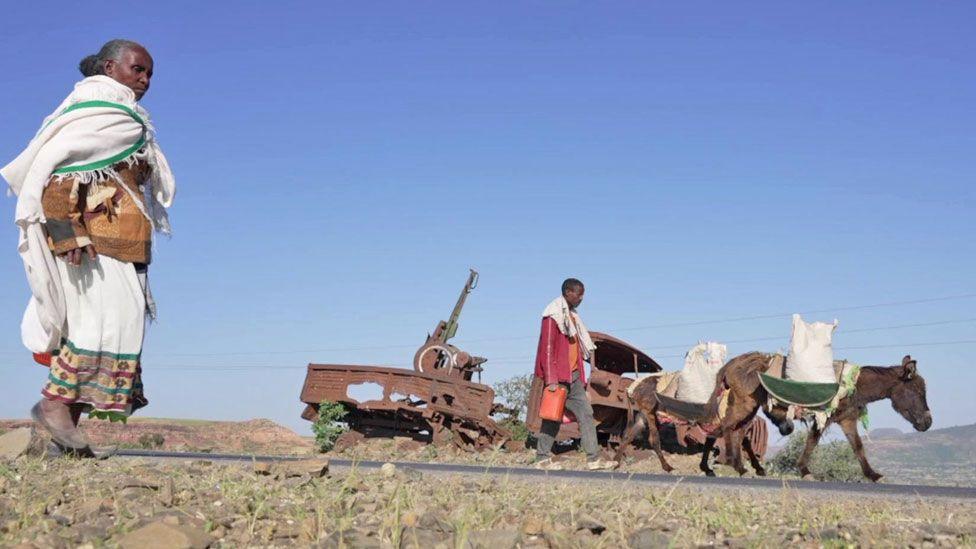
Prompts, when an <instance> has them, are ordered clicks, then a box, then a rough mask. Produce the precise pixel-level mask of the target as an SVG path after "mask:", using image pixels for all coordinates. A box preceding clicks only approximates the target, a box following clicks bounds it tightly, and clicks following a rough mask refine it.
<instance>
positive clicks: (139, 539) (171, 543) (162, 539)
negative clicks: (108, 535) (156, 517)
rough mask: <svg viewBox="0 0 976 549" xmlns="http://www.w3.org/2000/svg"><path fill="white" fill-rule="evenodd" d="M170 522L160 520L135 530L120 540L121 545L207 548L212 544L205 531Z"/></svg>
mask: <svg viewBox="0 0 976 549" xmlns="http://www.w3.org/2000/svg"><path fill="white" fill-rule="evenodd" d="M170 522H172V521H170ZM170 522H164V521H162V520H160V521H156V522H153V523H150V524H147V525H146V526H143V527H142V528H139V529H137V530H133V531H132V532H129V533H128V534H126V535H125V536H124V537H123V538H122V539H120V540H119V547H120V548H121V549H205V548H207V547H209V546H210V543H211V540H210V536H208V535H207V534H206V533H204V532H203V531H201V530H197V529H196V528H192V527H189V526H179V525H175V524H171V523H170Z"/></svg>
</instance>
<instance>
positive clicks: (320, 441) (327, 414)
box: [312, 400, 348, 452]
mask: <svg viewBox="0 0 976 549" xmlns="http://www.w3.org/2000/svg"><path fill="white" fill-rule="evenodd" d="M347 413H348V412H347V411H346V406H345V405H344V404H342V403H341V402H332V401H331V400H323V401H322V402H320V403H319V417H318V419H317V420H316V421H315V423H313V424H312V432H313V433H315V443H316V444H317V445H318V447H319V450H321V451H323V452H328V451H329V450H331V449H332V448H333V447H335V443H336V439H338V438H339V435H341V434H342V433H345V432H346V430H347V429H348V427H347V426H346V425H345V424H344V423H342V422H343V420H345V418H346V414H347Z"/></svg>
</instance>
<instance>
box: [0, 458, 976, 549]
mask: <svg viewBox="0 0 976 549" xmlns="http://www.w3.org/2000/svg"><path fill="white" fill-rule="evenodd" d="M167 517H168V518H167ZM163 519H165V520H167V521H169V523H171V524H177V523H178V524H180V525H181V527H186V528H193V529H197V530H199V531H202V532H206V533H207V534H208V535H209V536H210V537H211V539H212V540H213V541H214V544H215V546H218V547H221V546H223V547H241V546H292V545H311V544H314V543H324V545H323V546H337V545H339V544H340V541H341V544H345V545H348V546H354V547H355V546H377V547H400V546H408V547H409V546H414V545H417V546H423V547H435V546H438V545H440V546H444V547H486V546H490V547H492V549H500V548H501V547H504V546H512V545H513V544H515V543H518V544H520V546H522V547H529V546H546V545H550V546H557V547H574V546H581V547H626V546H628V544H629V543H638V542H639V541H640V540H639V539H638V538H639V537H640V538H641V539H643V540H644V541H645V542H653V543H658V544H661V543H666V544H670V545H672V546H679V547H685V546H697V545H701V544H731V545H733V546H756V547H768V546H782V545H784V544H791V545H792V544H798V545H801V546H821V545H825V546H846V545H891V546H893V545H898V546H904V545H908V544H913V545H916V546H922V545H923V544H925V543H932V544H937V545H938V544H941V545H972V544H974V543H976V504H973V503H969V502H947V501H921V500H904V499H901V500H884V499H871V498H863V497H861V498H847V499H842V498H838V497H836V496H811V495H808V494H799V493H796V492H793V491H790V490H785V489H784V490H782V491H780V492H774V493H771V492H763V493H759V492H748V491H743V492H732V491H722V492H715V493H706V492H701V491H699V490H697V489H694V488H688V487H683V486H681V485H679V484H676V485H674V486H671V487H667V488H648V487H638V486H626V485H624V484H621V483H613V484H607V485H600V484H598V483H595V482H590V483H585V484H575V485H570V484H566V483H563V482H535V481H524V480H516V479H510V478H488V477H441V476H438V477H432V476H429V475H423V474H421V473H419V472H416V471H410V470H399V471H397V472H396V474H393V475H391V476H389V477H386V476H383V475H382V474H381V473H378V472H377V473H369V472H366V471H360V470H352V471H349V472H345V473H342V474H333V475H332V476H330V477H323V478H314V479H313V478H311V477H309V476H308V475H305V476H298V477H292V478H284V475H282V476H281V478H278V479H276V478H275V476H274V475H269V476H261V475H257V474H255V473H254V472H253V471H252V470H251V468H250V467H246V466H239V465H236V466H234V465H227V466H225V465H216V464H211V463H208V462H194V463H183V462H179V463H177V462H171V463H148V462H139V461H130V460H120V459H112V460H108V461H105V462H92V461H78V460H67V459H55V460H42V459H37V458H30V459H25V458H21V459H20V460H18V461H17V462H15V463H13V464H6V465H3V464H0V545H2V546H11V545H16V544H18V543H32V544H33V545H34V546H36V547H59V546H63V547H75V546H78V545H79V544H86V543H89V544H91V546H92V547H101V546H114V545H115V544H116V542H117V541H118V540H119V539H120V538H121V537H122V536H124V535H125V534H126V533H127V532H130V531H133V530H135V529H138V528H139V527H141V526H142V525H144V524H147V523H149V522H154V521H159V520H163ZM597 532H598V533H597Z"/></svg>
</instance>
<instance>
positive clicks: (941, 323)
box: [654, 318, 976, 349]
mask: <svg viewBox="0 0 976 549" xmlns="http://www.w3.org/2000/svg"><path fill="white" fill-rule="evenodd" d="M966 322H976V318H962V319H958V320H939V321H935V322H920V323H917V324H898V325H895V326H877V327H875V328H857V329H854V330H843V333H844V334H855V333H864V332H878V331H881V330H897V329H901V328H920V327H925V326H945V325H947V324H964V323H966ZM788 337H789V335H786V336H769V337H754V338H749V339H728V340H723V341H722V343H752V342H755V341H777V340H782V339H784V338H788ZM697 344H698V342H695V343H685V344H683V345H655V346H654V348H655V349H687V348H690V347H692V346H694V345H697Z"/></svg>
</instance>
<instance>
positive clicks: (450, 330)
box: [444, 269, 478, 341]
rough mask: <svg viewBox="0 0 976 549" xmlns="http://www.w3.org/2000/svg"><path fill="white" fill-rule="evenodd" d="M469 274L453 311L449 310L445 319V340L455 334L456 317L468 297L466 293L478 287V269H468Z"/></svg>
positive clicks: (456, 327)
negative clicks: (449, 314)
mask: <svg viewBox="0 0 976 549" xmlns="http://www.w3.org/2000/svg"><path fill="white" fill-rule="evenodd" d="M470 271H471V274H469V275H468V281H467V283H465V285H464V289H462V290H461V295H460V296H459V297H458V300H457V304H456V305H454V311H452V312H451V318H449V319H448V321H447V329H446V330H444V341H447V340H449V339H451V338H452V337H454V335H455V334H457V330H458V319H460V318H461V309H463V308H464V302H465V301H466V300H467V299H468V294H470V293H471V290H474V289H475V288H476V287H478V271H476V270H474V269H470Z"/></svg>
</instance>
